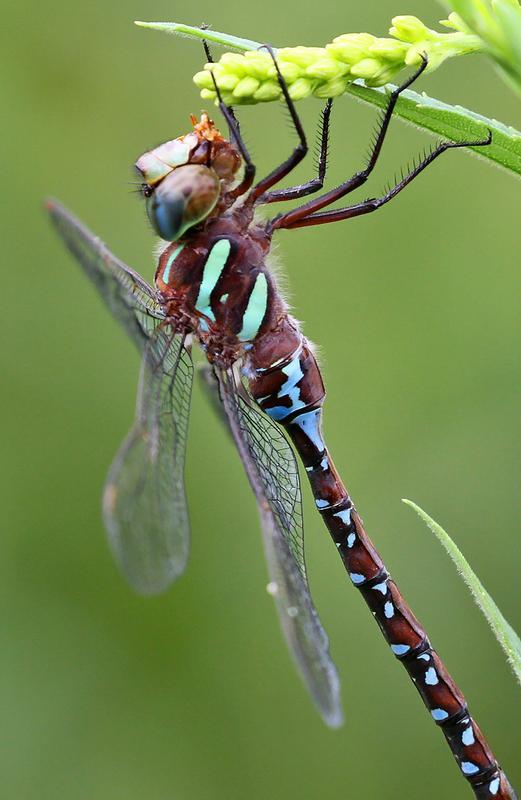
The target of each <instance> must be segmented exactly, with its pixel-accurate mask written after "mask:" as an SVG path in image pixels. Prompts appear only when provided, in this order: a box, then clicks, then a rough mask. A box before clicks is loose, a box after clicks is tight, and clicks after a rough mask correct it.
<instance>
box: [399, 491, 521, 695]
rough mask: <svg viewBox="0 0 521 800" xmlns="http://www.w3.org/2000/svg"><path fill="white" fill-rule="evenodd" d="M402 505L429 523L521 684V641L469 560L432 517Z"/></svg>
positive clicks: (412, 504) (411, 504)
mask: <svg viewBox="0 0 521 800" xmlns="http://www.w3.org/2000/svg"><path fill="white" fill-rule="evenodd" d="M403 502H404V503H405V504H406V505H408V506H410V507H411V508H412V509H414V511H416V513H417V514H418V516H419V517H420V518H421V519H422V520H423V521H424V522H425V523H426V525H427V527H429V528H430V529H431V531H432V532H433V533H434V535H435V536H436V537H437V538H438V540H439V541H440V542H441V544H442V545H443V547H444V548H445V550H446V551H447V553H448V554H449V556H450V558H451V559H452V560H453V562H454V564H455V565H456V569H457V570H458V572H459V574H460V575H461V577H462V578H463V580H464V581H465V583H466V584H467V587H468V588H469V589H470V592H471V594H472V596H473V597H474V600H475V601H476V603H477V604H478V606H479V608H480V609H481V611H482V612H483V614H484V615H485V618H486V619H487V622H488V623H489V625H490V627H491V628H492V631H493V633H494V636H495V637H496V639H497V640H498V642H499V644H500V645H501V647H502V648H503V650H504V651H505V654H506V657H507V659H508V661H509V663H510V666H511V667H512V669H513V671H514V674H515V676H516V678H517V680H518V681H519V683H521V639H520V638H519V636H518V635H517V633H516V632H515V630H514V629H513V628H512V627H511V626H510V625H509V623H508V622H507V621H506V619H505V618H504V616H503V614H502V613H501V611H500V610H499V608H498V607H497V605H496V604H495V602H494V601H493V599H492V598H491V596H490V595H489V593H488V592H487V591H486V589H485V588H484V586H483V585H482V583H481V581H480V580H479V578H478V577H477V575H476V574H475V573H474V572H473V570H472V568H471V566H470V564H469V563H468V561H467V559H466V558H465V557H464V556H463V554H462V553H461V552H460V551H459V550H458V548H457V547H456V545H455V544H454V542H453V541H452V539H451V538H450V536H449V535H448V533H446V532H445V531H444V530H443V528H442V527H441V526H440V525H438V523H437V522H435V521H434V520H433V519H432V518H431V517H429V515H428V514H427V513H426V512H425V511H423V509H421V508H420V507H419V506H417V505H416V503H413V502H412V500H404V501H403Z"/></svg>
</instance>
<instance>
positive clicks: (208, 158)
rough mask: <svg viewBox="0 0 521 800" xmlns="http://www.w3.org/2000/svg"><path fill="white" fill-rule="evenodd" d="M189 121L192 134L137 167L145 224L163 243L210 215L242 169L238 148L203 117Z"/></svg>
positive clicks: (153, 152)
mask: <svg viewBox="0 0 521 800" xmlns="http://www.w3.org/2000/svg"><path fill="white" fill-rule="evenodd" d="M191 121H192V125H193V128H194V129H193V131H192V132H190V133H188V134H186V135H185V136H179V137H178V138H177V139H171V140H170V141H169V142H165V143H164V144H161V145H159V147H156V148H155V149H154V150H149V151H148V152H146V153H144V155H142V156H141V158H139V159H138V160H137V162H136V169H137V170H138V172H139V173H140V174H141V176H142V178H143V195H144V197H146V200H147V213H148V216H149V219H150V222H151V223H152V226H153V227H154V229H155V231H156V233H157V234H158V235H159V236H161V238H162V239H166V240H168V241H175V240H176V239H178V238H179V237H180V236H182V235H183V234H184V233H185V232H186V231H187V230H188V229H189V228H191V227H193V226H194V225H197V224H198V223H200V222H202V220H204V219H206V217H208V216H209V214H211V212H212V211H213V209H214V208H215V206H216V205H217V201H218V200H219V197H220V196H221V194H222V192H223V188H224V189H226V187H227V186H228V185H229V184H230V183H232V182H233V180H234V178H235V174H236V172H237V170H238V169H239V167H240V164H241V157H240V155H239V153H238V151H237V149H236V148H235V147H234V146H233V145H232V144H231V143H230V142H229V141H227V140H226V139H225V138H224V137H223V136H221V134H220V133H219V131H218V130H217V128H216V127H215V125H214V123H213V122H212V120H211V119H210V118H209V117H208V115H207V114H202V115H201V119H200V121H199V122H198V121H197V120H196V118H195V117H194V116H192V117H191Z"/></svg>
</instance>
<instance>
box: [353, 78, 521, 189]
mask: <svg viewBox="0 0 521 800" xmlns="http://www.w3.org/2000/svg"><path fill="white" fill-rule="evenodd" d="M394 88H395V87H394V86H393V84H386V86H383V87H381V88H378V89H370V88H368V87H366V86H363V85H362V84H361V83H360V81H355V82H354V83H352V84H348V86H347V89H346V92H347V93H348V94H352V95H353V96H354V97H356V98H358V99H359V100H362V101H364V102H366V103H370V104H371V105H376V106H380V107H382V106H384V105H385V104H386V102H387V93H388V92H389V91H392V90H393V89H394ZM394 116H396V117H399V118H400V119H403V120H404V121H405V122H410V123H411V124H413V125H416V126H417V127H418V128H421V129H422V130H425V131H429V132H430V133H435V134H438V135H439V136H443V137H445V138H447V139H451V140H452V141H454V142H458V141H461V140H462V139H476V140H479V139H484V138H486V136H487V133H488V131H489V130H490V131H492V144H490V145H488V146H487V147H471V148H469V149H470V150H473V151H474V152H475V153H476V154H477V155H478V156H480V157H481V158H484V159H487V160H488V161H493V162H494V163H495V164H497V165H498V166H500V167H503V168H504V169H506V170H509V171H510V172H514V173H515V174H517V175H521V132H520V131H518V130H516V129H515V128H512V127H510V126H507V125H504V124H503V123H502V122H498V121H497V120H495V119H489V118H488V117H484V116H482V115H481V114H477V113H476V112H475V111H470V110H469V109H468V108H463V106H451V105H449V103H444V102H442V101H441V100H436V99H435V98H434V97H429V96H428V95H426V94H425V93H423V92H422V94H418V92H413V91H412V90H410V89H406V90H405V91H404V92H403V93H402V94H401V95H400V98H399V100H398V103H397V104H396V109H395V111H394Z"/></svg>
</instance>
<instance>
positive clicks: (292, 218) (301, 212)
mask: <svg viewBox="0 0 521 800" xmlns="http://www.w3.org/2000/svg"><path fill="white" fill-rule="evenodd" d="M421 58H422V63H421V65H420V66H419V67H418V69H417V70H416V72H414V73H413V74H412V75H411V76H410V77H409V78H408V79H407V80H406V81H404V83H402V84H401V85H400V86H397V87H396V89H394V91H393V92H391V94H390V95H389V101H388V103H387V106H386V108H385V111H384V113H383V116H382V119H381V123H380V126H379V128H378V133H377V135H376V139H375V142H374V145H373V147H372V149H371V153H370V155H369V159H368V161H367V164H366V165H365V167H364V169H362V170H360V172H356V173H355V174H354V175H353V176H352V177H351V178H349V179H348V180H347V181H344V182H343V183H341V184H340V185H339V186H337V187H335V188H334V189H331V191H329V192H326V193H325V194H323V195H322V196H321V197H317V198H316V199H315V200H310V201H309V202H307V203H305V204H304V205H302V206H299V207H298V208H294V209H293V210H292V211H288V212H286V213H285V214H281V215H279V216H278V217H275V218H274V219H273V220H272V225H271V227H272V228H290V227H297V226H296V225H295V226H294V224H293V223H295V222H297V221H298V220H299V219H302V218H304V217H308V216H310V215H311V214H313V213H314V212H316V211H319V210H320V209H321V208H324V207H325V206H328V205H330V204H331V203H334V202H335V201H336V200H340V198H341V197H344V196H345V195H346V194H349V192H352V191H354V190H355V189H358V187H359V186H362V184H364V183H365V182H366V180H367V178H368V177H369V175H370V174H371V172H372V171H373V169H374V167H375V165H376V162H377V161H378V156H379V155H380V152H381V150H382V145H383V143H384V140H385V136H386V134H387V131H388V129H389V123H390V121H391V117H392V114H393V111H394V107H395V105H396V102H397V100H398V97H399V96H400V94H401V93H402V92H403V91H404V90H405V89H407V88H408V87H409V86H410V85H411V84H412V83H414V81H415V80H416V79H417V78H418V77H419V76H420V75H421V74H422V72H423V71H424V70H425V69H426V67H427V63H428V61H427V57H426V56H423V55H422V57H421Z"/></svg>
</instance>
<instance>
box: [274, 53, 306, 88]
mask: <svg viewBox="0 0 521 800" xmlns="http://www.w3.org/2000/svg"><path fill="white" fill-rule="evenodd" d="M277 64H278V65H279V70H280V74H281V75H282V77H283V78H284V80H285V81H286V83H293V82H294V81H296V80H297V78H302V77H303V73H304V69H305V68H304V67H300V66H299V65H298V64H294V63H293V62H292V61H286V60H284V61H283V60H282V59H281V60H280V61H279V60H278V59H277ZM268 77H269V78H272V79H274V80H277V70H276V69H275V65H274V63H273V61H272V62H271V64H270V68H269V70H268Z"/></svg>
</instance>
